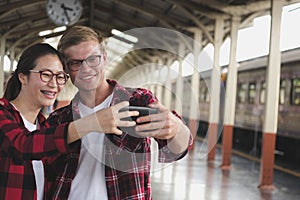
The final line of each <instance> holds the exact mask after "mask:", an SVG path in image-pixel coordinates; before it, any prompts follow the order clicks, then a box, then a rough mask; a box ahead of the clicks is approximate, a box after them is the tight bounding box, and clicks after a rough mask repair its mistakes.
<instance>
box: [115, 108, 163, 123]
mask: <svg viewBox="0 0 300 200" xmlns="http://www.w3.org/2000/svg"><path fill="white" fill-rule="evenodd" d="M124 111H138V112H139V115H138V116H132V117H126V118H123V119H122V120H130V121H131V120H132V121H136V119H137V118H138V117H142V116H147V115H152V114H156V113H158V109H157V108H149V107H141V106H126V107H124V108H121V109H120V110H119V112H124Z"/></svg>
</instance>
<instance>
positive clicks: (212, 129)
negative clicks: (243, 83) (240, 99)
mask: <svg viewBox="0 0 300 200" xmlns="http://www.w3.org/2000/svg"><path fill="white" fill-rule="evenodd" d="M223 32H224V20H223V19H222V18H221V17H218V18H216V22H215V38H214V66H213V68H212V73H211V98H210V99H211V101H210V109H209V129H208V139H207V140H208V144H207V147H208V156H207V160H209V161H210V160H214V159H215V154H216V144H217V137H218V132H219V114H220V113H219V111H220V110H219V108H220V84H221V72H220V64H219V59H220V47H221V45H222V43H223V36H224V33H223Z"/></svg>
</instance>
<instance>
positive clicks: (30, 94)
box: [0, 44, 69, 199]
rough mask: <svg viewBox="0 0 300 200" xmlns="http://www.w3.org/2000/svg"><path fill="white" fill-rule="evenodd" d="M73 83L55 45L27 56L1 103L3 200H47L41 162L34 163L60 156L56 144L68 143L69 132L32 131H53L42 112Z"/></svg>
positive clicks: (32, 50)
mask: <svg viewBox="0 0 300 200" xmlns="http://www.w3.org/2000/svg"><path fill="white" fill-rule="evenodd" d="M68 77H69V76H68V75H67V74H66V73H65V72H64V61H63V59H62V57H61V55H60V54H59V53H58V52H57V51H56V50H55V49H54V48H53V47H51V46H50V45H48V44H36V45H33V46H31V47H29V48H28V49H26V50H25V51H24V53H23V54H22V56H21V58H20V60H19V62H18V65H17V69H16V71H15V72H14V74H13V75H12V77H11V78H10V79H9V81H8V83H7V86H6V90H5V93H4V98H2V99H0V104H1V106H0V130H1V132H0V134H1V135H0V144H1V146H0V152H1V154H0V199H37V198H38V199H42V197H43V185H44V170H43V165H42V161H32V162H31V161H30V160H31V159H37V160H40V159H42V158H43V157H45V158H46V156H49V155H51V154H54V153H55V152H59V150H58V149H57V148H56V147H55V143H58V142H59V141H56V142H55V141H54V140H60V141H63V140H64V131H59V130H57V131H56V132H57V133H56V134H51V133H49V131H50V130H48V132H47V131H46V132H44V131H36V132H31V131H35V130H36V129H41V128H42V127H48V125H47V124H46V123H45V118H44V116H43V115H42V114H41V112H40V110H41V108H43V107H45V106H51V105H52V104H53V103H54V101H55V99H56V98H57V95H58V93H59V92H60V91H61V89H62V88H63V86H64V84H65V83H66V82H67V80H68ZM64 126H66V125H64ZM52 130H53V129H52ZM54 130H55V128H54ZM58 132H59V133H58ZM47 135H48V136H47ZM54 135H56V136H57V137H58V138H56V139H55V138H53V136H54ZM52 143H53V144H52ZM61 146H62V152H66V146H65V145H64V144H62V145H61ZM34 174H35V175H36V176H35V175H34ZM36 186H37V187H36ZM36 190H37V191H36ZM37 192H38V193H37Z"/></svg>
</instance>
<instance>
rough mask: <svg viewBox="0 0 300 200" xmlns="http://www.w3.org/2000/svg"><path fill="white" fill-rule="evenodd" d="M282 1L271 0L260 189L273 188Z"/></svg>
mask: <svg viewBox="0 0 300 200" xmlns="http://www.w3.org/2000/svg"><path fill="white" fill-rule="evenodd" d="M283 3H284V2H283V1H278V0H272V6H271V17H272V18H271V32H270V47H269V50H270V53H269V61H268V66H267V77H266V80H267V84H266V85H267V94H266V107H265V120H264V124H263V141H262V155H261V166H260V186H259V187H260V189H262V190H265V189H267V190H269V189H273V170H274V169H273V168H274V152H275V141H276V132H277V120H278V119H277V118H278V99H279V84H280V68H281V52H280V42H278V41H280V29H281V14H282V7H283Z"/></svg>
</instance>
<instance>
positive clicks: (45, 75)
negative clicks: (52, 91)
mask: <svg viewBox="0 0 300 200" xmlns="http://www.w3.org/2000/svg"><path fill="white" fill-rule="evenodd" d="M29 71H30V72H33V73H40V79H41V81H43V82H44V83H49V82H50V81H51V80H52V79H53V77H54V76H55V78H56V83H57V84H58V85H64V84H66V82H67V81H68V78H69V75H68V74H66V73H65V72H58V73H57V74H54V73H53V72H52V71H51V70H49V69H45V70H33V69H32V70H29Z"/></svg>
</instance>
